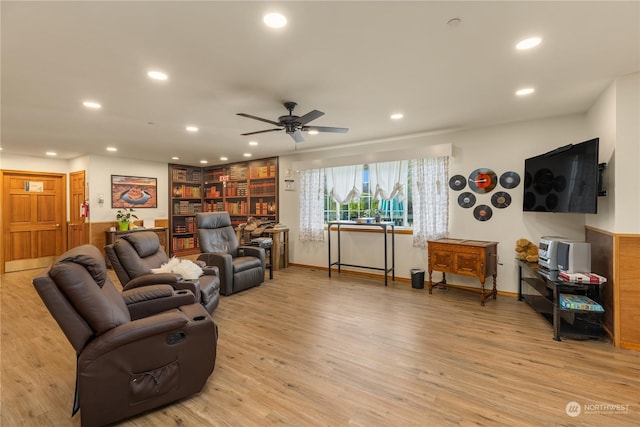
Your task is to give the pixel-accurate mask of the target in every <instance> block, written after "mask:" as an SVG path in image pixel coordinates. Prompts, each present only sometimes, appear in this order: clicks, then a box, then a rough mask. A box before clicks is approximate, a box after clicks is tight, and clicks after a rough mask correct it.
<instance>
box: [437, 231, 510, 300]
mask: <svg viewBox="0 0 640 427" xmlns="http://www.w3.org/2000/svg"><path fill="white" fill-rule="evenodd" d="M427 249H428V251H429V253H428V255H429V293H430V294H431V293H432V289H433V287H434V286H435V285H434V283H433V281H432V280H431V273H432V272H433V271H434V270H435V271H441V272H442V281H441V282H439V283H442V284H446V283H447V280H446V276H445V274H446V273H453V274H461V275H463V276H471V277H477V278H478V280H480V284H481V289H480V305H484V302H485V298H486V297H488V296H492V297H493V299H496V296H497V295H498V291H497V289H496V276H497V275H498V242H485V241H482V240H465V239H439V240H430V241H429V242H428V248H427ZM488 276H492V277H493V289H490V290H488V291H486V290H485V287H484V282H485V279H486V278H487V277H488Z"/></svg>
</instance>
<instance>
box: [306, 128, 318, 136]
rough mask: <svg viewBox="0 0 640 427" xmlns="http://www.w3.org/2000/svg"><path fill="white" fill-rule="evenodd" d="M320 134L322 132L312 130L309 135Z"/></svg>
mask: <svg viewBox="0 0 640 427" xmlns="http://www.w3.org/2000/svg"><path fill="white" fill-rule="evenodd" d="M319 133H320V132H318V129H311V130H310V131H309V135H317V134H319Z"/></svg>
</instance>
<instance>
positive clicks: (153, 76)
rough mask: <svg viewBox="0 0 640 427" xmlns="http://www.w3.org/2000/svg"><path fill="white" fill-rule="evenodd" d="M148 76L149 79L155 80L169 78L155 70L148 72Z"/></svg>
mask: <svg viewBox="0 0 640 427" xmlns="http://www.w3.org/2000/svg"><path fill="white" fill-rule="evenodd" d="M147 76H149V78H151V79H153V80H167V79H168V78H169V76H168V75H167V74H166V73H163V72H162V71H155V70H152V71H148V72H147Z"/></svg>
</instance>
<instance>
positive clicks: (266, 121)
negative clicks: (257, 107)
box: [236, 113, 280, 126]
mask: <svg viewBox="0 0 640 427" xmlns="http://www.w3.org/2000/svg"><path fill="white" fill-rule="evenodd" d="M236 114H237V115H238V116H242V117H248V118H250V119H254V120H260V121H261V122H265V123H271V124H272V125H276V126H280V123H278V122H274V121H273V120H269V119H263V118H262V117H258V116H252V115H251V114H246V113H236Z"/></svg>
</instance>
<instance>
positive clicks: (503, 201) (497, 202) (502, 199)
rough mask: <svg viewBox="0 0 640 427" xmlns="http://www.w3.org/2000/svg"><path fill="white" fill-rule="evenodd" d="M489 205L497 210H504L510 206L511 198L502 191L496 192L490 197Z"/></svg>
mask: <svg viewBox="0 0 640 427" xmlns="http://www.w3.org/2000/svg"><path fill="white" fill-rule="evenodd" d="M491 204H492V205H493V206H495V207H496V208H498V209H504V208H506V207H507V206H509V205H510V204H511V196H510V195H509V193H506V192H504V191H498V192H497V193H496V194H494V195H493V196H491Z"/></svg>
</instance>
